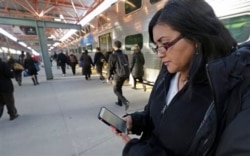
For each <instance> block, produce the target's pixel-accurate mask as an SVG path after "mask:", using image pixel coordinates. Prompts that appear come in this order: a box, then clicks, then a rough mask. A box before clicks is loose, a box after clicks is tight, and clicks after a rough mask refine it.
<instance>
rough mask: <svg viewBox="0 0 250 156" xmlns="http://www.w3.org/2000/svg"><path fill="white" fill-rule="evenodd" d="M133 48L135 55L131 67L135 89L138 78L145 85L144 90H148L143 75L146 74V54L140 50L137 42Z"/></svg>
mask: <svg viewBox="0 0 250 156" xmlns="http://www.w3.org/2000/svg"><path fill="white" fill-rule="evenodd" d="M132 50H133V55H132V59H131V67H130V72H131V74H132V76H133V80H134V83H133V87H132V88H133V89H136V83H137V80H138V82H140V83H141V84H142V86H143V89H144V91H146V86H145V84H144V83H143V76H144V69H143V68H144V67H143V66H144V64H145V59H144V56H143V54H142V52H141V50H140V47H139V46H138V45H137V44H136V45H134V46H133V48H132Z"/></svg>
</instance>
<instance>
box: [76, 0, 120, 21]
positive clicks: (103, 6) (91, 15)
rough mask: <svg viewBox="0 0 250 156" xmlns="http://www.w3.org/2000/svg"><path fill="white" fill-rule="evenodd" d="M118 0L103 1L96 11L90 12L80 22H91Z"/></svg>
mask: <svg viewBox="0 0 250 156" xmlns="http://www.w3.org/2000/svg"><path fill="white" fill-rule="evenodd" d="M117 1H118V0H105V1H103V2H102V3H101V4H100V5H99V6H98V7H97V8H96V9H95V10H94V11H92V12H91V13H89V14H88V15H87V16H86V17H85V18H83V19H82V20H81V21H80V22H79V24H81V25H82V26H83V25H85V24H87V23H89V22H90V21H91V20H92V19H93V18H94V17H95V16H97V15H100V14H101V13H102V12H103V11H105V10H106V9H108V8H109V7H110V6H111V5H112V4H114V3H116V2H117Z"/></svg>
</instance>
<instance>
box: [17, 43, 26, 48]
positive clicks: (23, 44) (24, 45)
mask: <svg viewBox="0 0 250 156" xmlns="http://www.w3.org/2000/svg"><path fill="white" fill-rule="evenodd" d="M18 43H19V44H20V45H22V46H23V47H27V44H25V43H24V42H18Z"/></svg>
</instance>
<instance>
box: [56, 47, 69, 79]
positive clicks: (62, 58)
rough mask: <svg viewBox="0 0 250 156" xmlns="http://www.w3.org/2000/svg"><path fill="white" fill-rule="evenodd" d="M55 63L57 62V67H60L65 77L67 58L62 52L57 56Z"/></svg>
mask: <svg viewBox="0 0 250 156" xmlns="http://www.w3.org/2000/svg"><path fill="white" fill-rule="evenodd" d="M57 61H58V63H59V65H60V66H61V70H62V74H63V76H65V74H66V64H67V63H68V58H67V56H66V55H65V54H64V53H63V51H61V53H60V54H58V56H57Z"/></svg>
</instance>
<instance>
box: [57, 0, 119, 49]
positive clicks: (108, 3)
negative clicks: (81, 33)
mask: <svg viewBox="0 0 250 156" xmlns="http://www.w3.org/2000/svg"><path fill="white" fill-rule="evenodd" d="M117 1H118V0H105V1H103V2H102V3H101V4H100V5H99V6H98V7H97V8H96V9H95V10H94V11H92V12H90V13H89V14H88V15H87V16H86V17H85V18H83V19H82V20H81V21H80V22H79V23H78V24H81V25H82V26H83V25H86V24H88V23H89V22H90V21H91V20H92V19H93V18H94V17H96V16H97V15H99V14H101V13H102V12H103V11H105V10H106V9H108V8H109V7H110V6H111V5H112V4H114V3H116V2H117ZM76 31H77V30H75V29H70V30H69V31H68V32H67V33H66V34H65V35H64V36H63V37H62V38H61V39H60V41H61V42H63V41H65V40H66V39H68V38H69V37H70V36H71V35H73V34H74V33H75V32H76ZM54 45H55V44H54Z"/></svg>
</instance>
